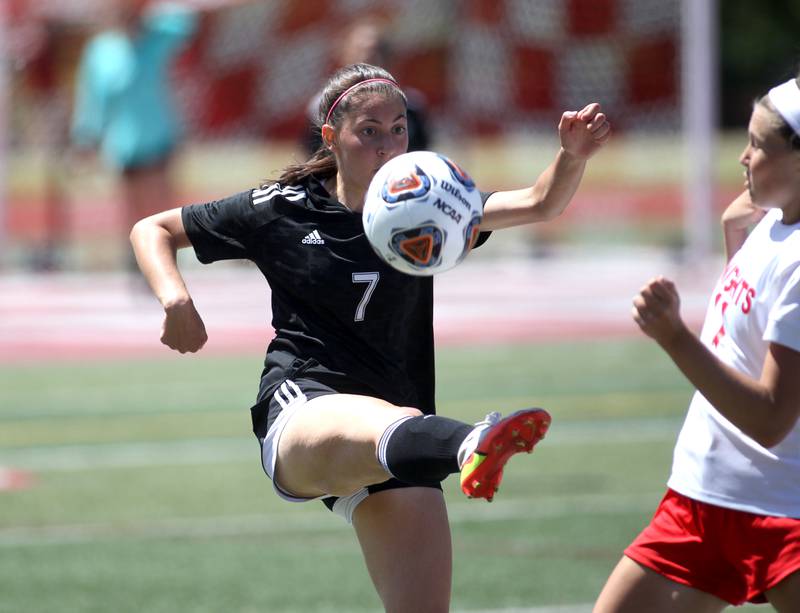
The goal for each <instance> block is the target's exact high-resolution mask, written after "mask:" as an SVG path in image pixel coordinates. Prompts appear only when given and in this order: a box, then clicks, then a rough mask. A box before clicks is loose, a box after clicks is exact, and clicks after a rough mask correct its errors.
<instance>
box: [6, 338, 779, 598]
mask: <svg viewBox="0 0 800 613" xmlns="http://www.w3.org/2000/svg"><path fill="white" fill-rule="evenodd" d="M259 373H260V358H259V357H258V356H254V357H253V356H251V357H241V358H219V357H206V356H202V355H200V356H192V357H176V358H175V359H169V360H161V361H149V362H146V361H132V362H114V361H112V362H104V363H81V364H77V365H64V364H39V365H35V366H26V367H14V366H2V367H0V466H6V467H15V468H18V469H23V470H27V471H31V472H32V473H33V475H34V485H33V486H32V487H30V488H28V489H24V490H16V491H6V492H0V612H3V613H5V612H14V613H18V612H19V613H36V612H47V613H52V612H53V611H58V612H79V613H95V612H97V613H100V612H103V613H105V612H109V611H113V612H115V613H124V612H137V613H138V612H164V613H186V612H198V613H199V612H208V613H211V612H223V611H224V612H226V613H228V612H241V613H244V612H250V611H252V612H256V611H258V612H259V613H260V612H266V611H269V612H284V611H285V612H309V613H310V612H318V611H336V612H350V611H352V612H360V611H379V610H380V604H379V601H378V599H377V597H376V596H375V595H374V593H373V589H372V586H371V584H370V581H369V578H368V577H367V573H366V570H365V568H364V565H363V562H362V561H361V556H360V552H359V550H358V547H357V545H356V542H355V538H354V535H353V534H352V532H351V530H350V528H348V527H347V526H346V525H345V524H344V522H343V521H342V520H341V519H339V518H338V517H336V516H334V515H332V514H331V513H329V512H328V511H327V510H326V509H324V507H323V506H322V505H321V504H320V503H309V504H305V505H292V504H289V503H285V502H282V501H280V500H279V499H278V498H276V496H275V495H273V494H272V491H271V486H270V484H269V482H268V481H267V480H266V478H265V477H264V476H263V473H262V472H261V467H260V465H259V459H258V444H257V442H256V441H255V439H254V438H253V437H252V435H251V434H250V424H249V414H248V411H247V407H248V406H249V403H250V401H251V399H252V398H253V396H254V394H255V388H256V381H257V378H258V374H259ZM689 395H690V389H689V387H688V385H687V384H686V383H685V382H684V381H683V379H682V378H681V376H680V375H679V373H678V372H677V370H676V369H675V368H674V366H672V365H671V363H670V362H669V361H668V360H667V359H666V357H665V356H664V355H663V354H661V353H660V351H659V350H658V348H657V347H656V346H655V345H654V344H652V343H649V342H647V341H646V340H626V341H608V340H603V341H592V342H585V343H579V344H578V343H572V344H542V345H531V346H519V347H505V346H504V347H477V348H471V349H464V348H458V349H455V348H453V349H442V350H440V352H439V412H440V413H441V414H445V415H449V416H453V417H458V418H462V419H465V420H469V421H474V420H476V419H479V418H480V417H482V416H483V414H484V413H485V412H487V411H489V410H501V411H510V410H514V409H518V408H523V407H525V406H530V405H539V406H544V407H546V408H548V409H549V410H550V411H551V413H552V414H553V417H554V422H553V427H552V430H551V433H550V435H549V436H548V438H547V439H546V440H545V441H544V442H543V443H542V444H541V446H540V447H538V448H537V450H536V452H535V453H534V454H533V455H532V456H522V457H518V458H515V459H514V460H513V461H512V463H511V464H510V465H509V468H508V469H507V471H506V476H505V480H504V483H503V487H502V488H501V491H500V493H499V494H498V496H497V498H496V500H495V502H494V503H492V504H488V503H486V502H484V501H467V500H465V499H463V496H462V495H461V494H460V493H459V491H458V489H457V480H456V479H455V478H451V479H450V480H449V481H448V482H446V484H445V489H446V493H447V496H448V500H449V509H450V515H451V519H452V525H453V540H454V554H455V571H454V582H453V611H462V612H465V611H478V610H484V611H485V610H492V611H496V612H501V611H509V612H510V611H527V610H531V611H536V610H537V608H538V607H547V606H550V607H552V606H555V605H580V606H578V607H576V608H569V609H566V608H565V609H563V610H564V611H567V610H569V611H588V610H589V609H588V608H586V606H585V605H586V603H589V602H591V601H592V600H593V598H594V597H595V596H596V594H597V593H598V591H599V590H600V588H601V586H602V584H603V582H604V580H605V577H606V576H607V574H608V572H609V571H610V570H611V568H612V566H613V565H614V563H615V562H616V560H617V559H618V557H619V555H620V552H621V550H622V548H623V547H624V546H625V545H626V544H627V543H628V542H629V541H630V539H631V538H632V537H633V536H634V535H635V534H636V533H637V531H638V530H639V529H640V528H641V527H642V525H643V524H644V523H645V522H646V521H647V519H648V517H649V515H650V513H651V512H652V510H653V509H654V507H655V505H656V503H657V501H658V499H659V497H660V495H661V493H662V491H663V487H664V481H665V479H666V476H667V473H668V470H669V463H670V455H671V446H672V443H673V440H674V437H675V434H676V432H677V429H678V427H679V425H680V420H681V416H682V414H683V411H684V408H685V406H686V404H687V401H688V398H689ZM767 609H769V608H768V607H767ZM553 610H558V609H549V611H553Z"/></svg>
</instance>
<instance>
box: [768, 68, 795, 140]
mask: <svg viewBox="0 0 800 613" xmlns="http://www.w3.org/2000/svg"><path fill="white" fill-rule="evenodd" d="M769 99H770V102H772V104H773V105H775V108H776V109H777V110H778V113H780V114H781V117H783V118H784V119H785V120H786V123H788V124H789V125H790V126H791V127H792V130H794V132H795V134H800V89H798V87H797V82H796V81H795V80H794V79H789V80H788V81H786V83H781V84H780V85H777V86H775V87H773V88H772V89H771V90H769Z"/></svg>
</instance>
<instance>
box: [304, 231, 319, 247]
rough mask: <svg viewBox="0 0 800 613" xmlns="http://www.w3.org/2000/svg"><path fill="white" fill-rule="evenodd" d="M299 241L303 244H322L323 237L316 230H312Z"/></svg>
mask: <svg viewBox="0 0 800 613" xmlns="http://www.w3.org/2000/svg"><path fill="white" fill-rule="evenodd" d="M300 242H301V243H303V244H304V245H324V244H325V239H324V238H322V237H321V236H320V235H319V232H318V231H317V230H314V231H313V232H309V233H308V234H307V235H306V237H305V238H304V239H303V240H301V241H300Z"/></svg>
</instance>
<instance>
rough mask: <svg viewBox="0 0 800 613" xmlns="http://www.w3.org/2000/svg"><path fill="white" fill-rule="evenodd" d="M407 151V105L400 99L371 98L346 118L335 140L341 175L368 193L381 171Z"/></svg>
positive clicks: (335, 150)
mask: <svg viewBox="0 0 800 613" xmlns="http://www.w3.org/2000/svg"><path fill="white" fill-rule="evenodd" d="M407 148H408V132H407V126H406V106H405V103H404V102H403V100H402V98H400V97H399V96H388V97H387V96H386V95H382V94H371V95H368V96H367V97H366V98H364V100H363V101H362V102H361V104H358V105H354V106H353V108H352V110H351V111H350V112H349V113H348V114H347V115H345V116H344V117H343V121H342V123H341V127H340V128H339V130H338V133H337V134H336V137H335V149H334V152H335V154H336V157H337V162H338V165H339V175H340V177H341V178H342V180H343V181H344V182H345V183H346V184H348V185H349V186H350V187H351V188H356V189H363V190H364V191H366V189H367V187H368V186H369V182H370V180H371V179H372V177H373V176H374V175H375V173H376V172H377V171H378V169H379V168H380V167H381V166H383V165H384V164H385V163H386V162H387V161H388V160H391V159H392V158H393V157H396V156H398V155H400V154H401V153H405V152H406V149H407Z"/></svg>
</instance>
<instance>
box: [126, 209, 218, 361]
mask: <svg viewBox="0 0 800 613" xmlns="http://www.w3.org/2000/svg"><path fill="white" fill-rule="evenodd" d="M130 240H131V244H132V245H133V251H134V253H135V254H136V261H137V262H138V263H139V268H140V269H141V271H142V274H144V277H145V279H147V282H148V284H149V285H150V287H151V289H152V290H153V293H154V294H155V296H156V298H158V300H159V302H160V303H161V305H162V306H163V307H164V323H163V326H162V329H161V342H162V343H164V344H165V345H167V346H168V347H170V348H171V349H175V350H176V351H180V352H181V353H186V352H187V351H189V352H195V351H198V350H199V349H200V348H201V347H202V346H203V345H205V343H206V340H208V336H207V334H206V329H205V325H204V324H203V320H202V319H201V318H200V315H199V314H198V312H197V310H196V309H195V307H194V303H193V302H192V297H191V296H190V295H189V291H188V290H187V288H186V283H185V282H184V280H183V277H182V276H181V273H180V271H179V270H178V264H177V259H176V253H177V250H178V249H181V248H183V247H188V246H190V244H191V243H190V242H189V237H188V236H187V235H186V230H185V229H184V227H183V219H182V218H181V209H179V208H178V209H172V210H170V211H165V212H163V213H158V214H156V215H152V216H151V217H146V218H145V219H142V220H141V221H139V222H137V223H136V225H134V226H133V229H132V230H131V234H130Z"/></svg>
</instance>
